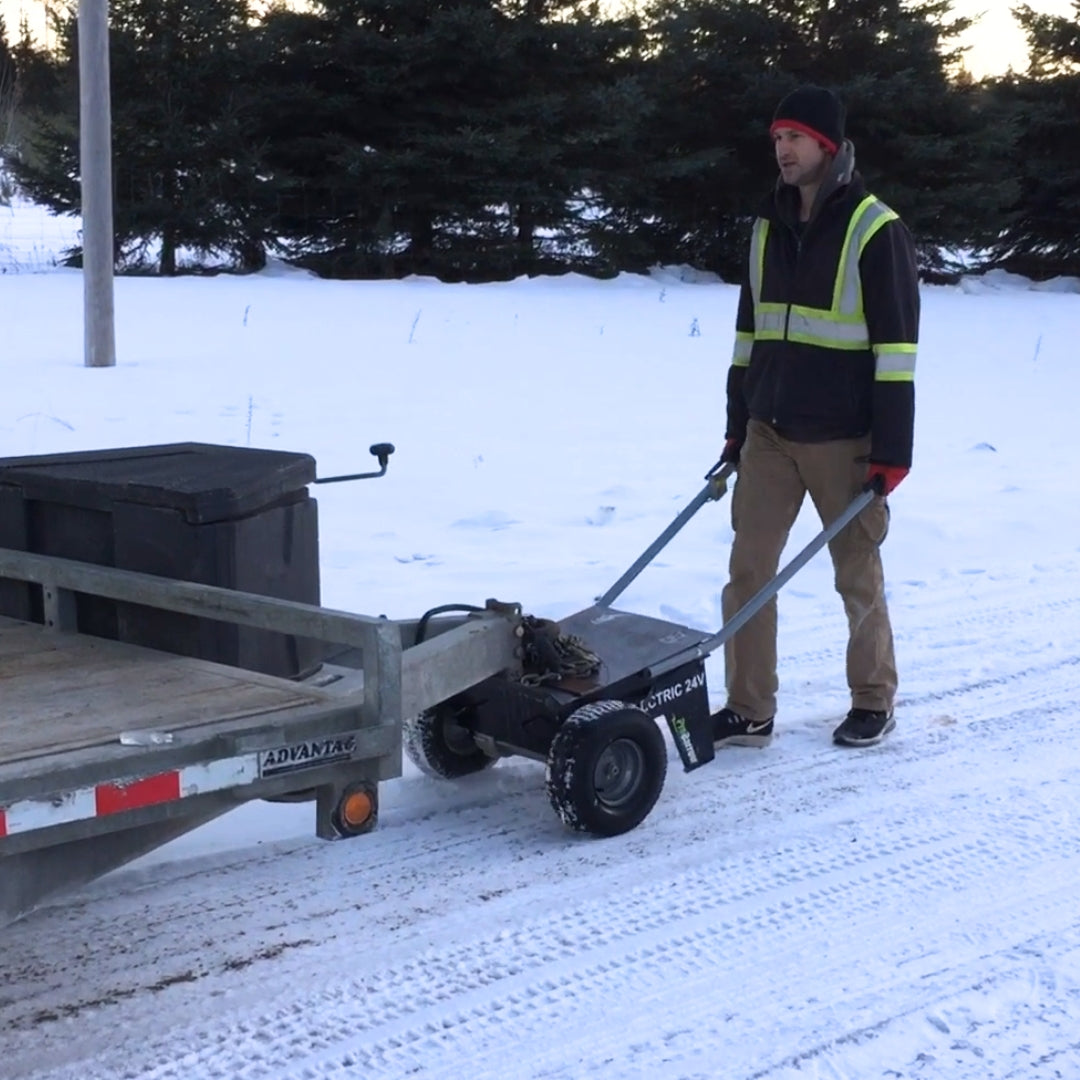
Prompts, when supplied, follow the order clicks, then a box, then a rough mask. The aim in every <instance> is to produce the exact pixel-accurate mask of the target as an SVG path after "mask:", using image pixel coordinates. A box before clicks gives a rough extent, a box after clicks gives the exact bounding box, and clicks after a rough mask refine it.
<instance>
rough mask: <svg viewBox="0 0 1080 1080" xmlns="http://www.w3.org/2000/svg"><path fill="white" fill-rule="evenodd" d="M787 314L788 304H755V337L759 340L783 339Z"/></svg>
mask: <svg viewBox="0 0 1080 1080" xmlns="http://www.w3.org/2000/svg"><path fill="white" fill-rule="evenodd" d="M787 315H788V306H787V304H755V305H754V338H755V339H756V340H757V341H783V340H784V327H785V326H786V325H787Z"/></svg>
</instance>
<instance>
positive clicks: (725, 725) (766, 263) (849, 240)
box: [713, 86, 919, 746]
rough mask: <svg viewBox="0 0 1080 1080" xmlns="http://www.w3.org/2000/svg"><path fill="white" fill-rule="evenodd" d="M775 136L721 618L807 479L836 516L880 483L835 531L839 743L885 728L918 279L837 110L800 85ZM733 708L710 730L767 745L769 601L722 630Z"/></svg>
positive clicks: (739, 382) (777, 547)
mask: <svg viewBox="0 0 1080 1080" xmlns="http://www.w3.org/2000/svg"><path fill="white" fill-rule="evenodd" d="M770 130H771V134H772V138H773V143H774V146H775V150H776V160H777V164H778V165H779V167H780V176H779V179H778V181H777V184H776V188H775V190H774V191H773V192H772V194H771V195H770V197H769V198H768V199H767V200H766V202H765V204H764V205H763V207H762V209H761V211H760V217H759V218H758V220H757V222H756V223H755V225H754V230H753V235H752V241H751V247H750V260H749V278H748V280H747V282H746V283H745V284H744V286H743V289H742V293H741V295H740V297H739V313H738V319H737V324H736V335H735V355H734V359H733V361H732V364H731V368H730V369H729V372H728V380H727V399H728V401H727V432H726V439H727V442H726V444H725V447H724V453H723V460H725V461H728V462H731V463H733V464H737V465H738V478H737V480H736V483H735V491H734V494H733V496H732V509H731V514H732V524H733V527H734V529H735V539H734V543H733V545H732V549H731V561H730V579H729V582H728V584H727V585H726V586H725V588H724V592H723V612H724V619H725V621H727V620H728V619H730V618H731V617H732V616H733V615H734V614H735V613H736V612H737V611H738V610H739V608H740V607H742V606H743V604H745V603H746V601H747V600H749V599H750V598H751V597H752V596H753V595H754V594H755V593H756V592H757V591H758V589H759V588H760V587H761V586H762V585H764V584H765V583H766V582H768V581H769V580H770V579H771V578H772V577H774V576H775V575H776V572H777V569H778V567H779V562H780V555H781V552H782V550H783V548H784V544H785V542H786V541H787V538H788V533H789V531H790V529H791V526H792V525H793V524H794V522H795V519H796V517H797V515H798V513H799V508H800V507H801V506H802V502H803V498H804V496H805V495H806V493H807V492H809V494H810V498H811V500H812V501H813V503H814V506H815V508H816V509H817V512H818V514H819V515H820V517H821V520H822V522H823V523H826V524H828V523H831V522H832V521H834V520H835V519H836V518H837V517H839V515H840V513H841V512H842V511H843V510H844V508H845V507H846V506H848V504H849V503H850V502H851V500H852V499H853V498H855V497H856V496H857V495H858V494H859V492H861V491H863V490H864V489H865V487H866V485H867V484H870V485H872V486H873V487H874V489H875V490H877V491H878V493H879V496H880V497H878V498H876V499H875V500H874V501H873V503H871V504H870V505H869V506H868V507H867V508H866V509H865V510H864V511H863V512H862V513H861V514H860V515H859V517H857V518H856V519H855V520H854V521H853V522H852V523H851V524H849V525H848V526H846V527H845V528H844V529H843V530H842V531H841V532H840V533H839V534H838V535H837V536H836V537H835V539H834V540H833V541H832V542H831V543H830V545H829V551H830V554H831V555H832V559H833V565H834V567H835V571H836V588H837V591H838V592H839V593H840V595H841V597H842V598H843V602H844V608H845V610H846V612H847V617H848V627H849V640H848V649H847V678H848V685H849V687H850V689H851V704H852V708H851V711H850V712H849V713H848V714H847V717H846V719H845V720H844V721H843V723H841V724H840V726H839V727H838V728H837V729H836V730H835V732H834V733H833V738H834V740H835V741H836V742H837V743H840V744H843V745H847V746H870V745H873V744H874V743H877V742H880V741H881V740H882V739H883V738H884V737H885V736H886V735H887V734H888V733H889V732H890V731H892V730H893V728H894V727H895V721H894V719H893V700H894V697H895V694H896V683H897V676H896V662H895V659H894V654H893V636H892V628H891V626H890V623H889V613H888V609H887V607H886V603H885V592H884V576H883V572H882V566H881V557H880V552H879V550H878V549H879V545H880V544H881V542H882V541H883V540H884V539H885V533H886V530H887V528H888V513H889V512H888V507H887V505H886V502H885V496H887V495H888V494H889V493H890V492H892V491H893V489H894V488H895V487H896V485H897V484H899V483H900V482H901V481H902V480H903V479H904V477H905V476H906V475H907V473H908V469H909V468H910V466H911V444H912V429H913V424H914V415H915V388H914V372H915V351H916V342H917V340H918V323H919V292H918V275H917V270H916V264H915V253H914V246H913V244H912V240H911V236H910V234H909V233H908V230H907V229H906V228H905V226H904V224H903V223H902V222H901V221H900V219H899V218H898V217H897V215H896V214H895V213H894V212H893V211H892V210H890V209H889V208H888V207H887V206H886V205H885V204H884V203H882V202H881V201H880V200H878V199H876V198H874V197H873V196H872V195H869V194H868V193H867V191H866V188H865V186H864V184H863V181H862V178H861V177H860V176H859V174H858V173H857V172H855V155H854V149H853V147H852V145H851V143H850V142H849V141H846V140H845V138H844V109H843V106H842V105H841V104H840V102H839V101H838V100H837V98H836V97H835V96H834V95H833V94H832V93H831V92H830V91H828V90H824V89H821V88H819V87H815V86H804V87H800V88H799V89H797V90H795V91H793V92H792V93H791V94H789V95H788V96H787V97H785V98H784V100H783V101H782V102H781V103H780V105H779V106H778V108H777V110H776V114H775V117H774V119H773V123H772V127H771V129H770ZM725 660H726V665H727V693H728V697H727V706H726V707H725V708H724V709H722V710H720V712H718V713H717V714H716V715H715V716H714V718H713V723H714V738H715V741H716V744H717V745H718V746H722V745H726V744H735V745H749V746H764V745H767V744H768V743H769V742H770V741H771V739H772V733H773V718H774V716H775V714H776V692H777V688H778V681H777V674H776V600H775V599H773V600H772V601H771V602H770V603H769V604H767V605H766V606H765V607H764V608H762V610H761V611H760V612H758V614H756V615H755V616H754V617H753V618H752V619H751V620H750V621H749V622H748V623H747V624H746V625H745V626H744V627H743V628H742V629H741V630H740V631H739V632H738V633H737V634H735V636H734V637H733V638H732V639H731V640H730V641H729V642H728V643H727V646H726V653H725Z"/></svg>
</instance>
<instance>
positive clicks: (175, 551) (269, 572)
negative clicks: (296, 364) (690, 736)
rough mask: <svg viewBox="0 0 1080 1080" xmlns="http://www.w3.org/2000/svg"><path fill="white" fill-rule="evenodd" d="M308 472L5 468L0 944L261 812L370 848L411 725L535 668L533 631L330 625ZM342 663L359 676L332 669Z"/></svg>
mask: <svg viewBox="0 0 1080 1080" xmlns="http://www.w3.org/2000/svg"><path fill="white" fill-rule="evenodd" d="M371 449H372V453H373V454H375V455H376V456H377V457H378V459H379V462H380V465H381V470H380V471H379V472H373V473H354V474H351V475H349V476H343V477H329V478H326V479H325V480H320V479H318V478H316V477H315V463H314V460H313V459H311V458H310V457H309V456H308V455H305V454H290V453H282V452H278V451H263V450H253V449H248V448H237V447H222V446H212V445H207V444H194V443H183V444H170V445H165V446H152V447H135V448H123V449H119V450H103V451H89V452H79V453H74V454H61V455H47V456H41V457H25V458H11V459H6V460H3V461H0V922H5V921H10V920H12V919H14V918H16V917H18V916H19V915H20V914H22V913H24V912H26V911H28V910H30V909H31V908H32V907H33V906H35V905H36V904H38V903H39V902H40V901H41V900H43V899H44V898H46V897H48V896H49V895H50V894H53V893H56V892H58V891H61V890H63V889H66V888H70V887H72V886H76V885H79V884H83V883H86V882H88V881H90V880H93V879H94V878H96V877H98V876H100V875H101V874H104V873H106V872H107V871H109V870H111V869H113V868H115V867H117V866H120V865H122V864H123V863H125V862H128V861H130V860H131V859H133V858H135V857H137V856H139V855H141V854H144V853H145V852H147V851H150V850H153V849H154V848H156V847H158V846H160V845H161V844H164V843H166V842H168V841H169V840H171V839H173V838H174V837H176V836H179V835H181V834H183V833H184V832H187V831H188V830H190V829H193V828H196V827H198V826H199V825H201V824H203V823H205V822H207V821H209V820H211V819H212V818H214V817H216V816H218V815H219V814H221V813H224V812H225V811H227V810H229V809H230V808H232V807H235V806H237V805H239V804H240V803H242V802H245V801H247V800H252V799H273V800H299V799H312V800H314V802H315V831H316V833H317V835H319V836H320V837H324V838H327V839H337V838H341V837H346V836H353V835H358V834H360V833H363V832H365V831H367V830H369V829H371V828H372V827H374V825H375V822H376V820H377V816H378V784H379V782H380V781H381V780H386V779H389V778H391V777H396V776H398V775H400V773H401V764H402V749H401V717H402V716H403V715H407V714H408V713H409V712H410V711H415V712H423V711H424V710H426V709H428V708H430V707H431V706H433V705H434V704H435V703H437V702H438V701H441V700H445V699H446V698H447V697H448V696H451V695H453V694H455V693H457V692H460V691H461V690H464V689H466V688H468V687H469V686H471V685H475V684H476V683H477V682H480V681H483V680H484V679H486V678H489V677H491V676H492V675H494V674H496V673H498V672H506V673H507V674H508V676H509V677H512V674H513V672H514V670H515V669H519V668H520V662H519V660H518V656H517V653H518V652H519V651H520V643H519V637H518V634H519V631H520V613H519V612H518V611H517V609H516V608H515V607H514V606H513V605H499V604H496V603H495V602H491V603H490V604H489V605H488V607H487V608H486V609H480V610H478V611H474V612H471V613H470V614H469V615H467V616H464V617H461V616H457V617H446V618H438V619H434V620H432V621H431V623H430V626H427V627H426V628H425V640H424V641H423V642H421V643H420V644H416V637H417V635H416V632H415V628H416V623H415V621H391V620H388V619H385V618H381V617H380V618H375V617H371V616H366V615H358V614H352V613H348V612H340V611H333V610H330V609H327V608H324V607H322V606H320V604H319V585H318V539H317V526H316V512H315V504H314V500H312V499H311V498H310V497H309V495H308V485H309V484H311V483H322V482H331V481H335V480H353V479H364V478H367V477H372V476H380V475H382V474H383V473H384V472H385V471H386V460H387V457H388V456H389V454H390V453H392V452H393V447H392V446H390V445H389V444H377V445H376V446H374V447H372V448H371ZM334 654H339V655H341V656H342V657H345V658H346V659H347V661H348V666H345V665H342V664H334V663H328V662H327V659H328V657H330V656H331V655H334Z"/></svg>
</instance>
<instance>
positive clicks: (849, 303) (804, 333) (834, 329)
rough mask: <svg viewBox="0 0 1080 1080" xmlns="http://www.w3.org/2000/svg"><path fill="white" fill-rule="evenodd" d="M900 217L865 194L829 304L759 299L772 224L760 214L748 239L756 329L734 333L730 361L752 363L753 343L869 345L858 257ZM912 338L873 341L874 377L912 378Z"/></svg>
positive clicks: (847, 347) (851, 226)
mask: <svg viewBox="0 0 1080 1080" xmlns="http://www.w3.org/2000/svg"><path fill="white" fill-rule="evenodd" d="M897 217H898V215H897V213H896V211H895V210H891V209H889V207H888V206H886V205H885V203H883V202H882V201H881V200H880V199H878V198H876V197H875V196H873V195H867V196H866V198H865V199H863V200H862V202H860V203H859V205H858V206H857V207H856V208H855V213H853V214H852V215H851V221H850V222H849V223H848V227H847V234H846V235H845V237H844V245H843V247H842V248H841V249H840V259H839V262H838V264H837V267H836V282H835V284H834V285H833V295H832V305H831V306H830V307H828V308H813V307H805V306H803V305H801V304H777V303H766V302H763V301H762V299H761V284H762V279H763V277H764V275H765V247H766V245H767V244H768V241H769V222H768V219H766V218H758V219H757V221H756V222H755V223H754V232H753V236H752V238H751V241H750V295H751V297H752V298H753V302H754V332H753V333H752V334H750V333H738V334H736V335H735V355H734V357H733V359H732V362H733V363H734V364H735V365H736V366H739V367H745V366H747V365H749V363H750V351H751V349H752V348H753V344H754V342H755V341H797V342H801V343H802V344H804V345H815V346H817V347H818V348H821V349H841V350H844V351H858V350H863V349H870V348H871V345H870V331H869V329H868V328H867V326H866V313H865V311H864V310H863V297H862V280H861V278H860V277H859V259H860V258H861V257H862V253H863V250H864V248H865V247H866V245H867V244H868V243H869V242H870V241H871V239H872V238H873V237H874V235H875V234H876V233H877V231H878V230H879V229H880V228H882V226H884V225H887V224H888V223H889V222H890V221H895V220H896V219H897ZM916 349H917V346H916V345H914V344H913V343H911V342H894V343H877V344H875V345H873V352H874V362H875V372H874V378H875V379H876V380H878V381H882V382H910V381H912V380H913V379H914V378H915V353H916Z"/></svg>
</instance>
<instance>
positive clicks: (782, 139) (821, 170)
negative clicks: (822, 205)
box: [773, 127, 829, 186]
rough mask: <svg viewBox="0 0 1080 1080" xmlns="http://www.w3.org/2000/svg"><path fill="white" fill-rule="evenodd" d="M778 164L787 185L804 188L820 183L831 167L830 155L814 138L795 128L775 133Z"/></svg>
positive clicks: (779, 128)
mask: <svg viewBox="0 0 1080 1080" xmlns="http://www.w3.org/2000/svg"><path fill="white" fill-rule="evenodd" d="M773 144H774V146H775V147H776V163H777V165H779V166H780V177H781V179H782V180H783V181H784V183H785V184H795V185H797V186H803V185H806V184H814V183H820V182H821V180H822V179H823V178H824V176H825V172H826V170H827V169H828V167H829V154H828V153H827V152H826V150H825V148H824V147H823V146H822V145H821V143H819V142H818V141H817V139H815V138H813V136H811V135H807V134H805V133H804V132H802V131H796V130H795V128H786V127H778V128H777V129H776V130H775V131H774V132H773Z"/></svg>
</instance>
